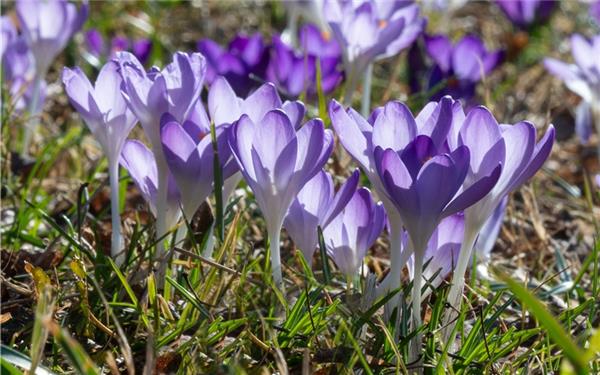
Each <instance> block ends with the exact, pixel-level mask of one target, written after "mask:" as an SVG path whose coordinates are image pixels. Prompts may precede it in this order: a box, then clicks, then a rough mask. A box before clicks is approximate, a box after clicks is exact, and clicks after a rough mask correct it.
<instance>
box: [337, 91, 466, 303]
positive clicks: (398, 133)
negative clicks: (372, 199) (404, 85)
mask: <svg viewBox="0 0 600 375" xmlns="http://www.w3.org/2000/svg"><path fill="white" fill-rule="evenodd" d="M329 117H330V118H331V123H332V125H333V128H334V129H335V132H336V133H337V134H338V137H339V139H340V142H341V143H342V145H343V146H344V148H345V149H346V151H348V153H349V154H350V155H351V156H352V157H353V158H354V160H355V161H356V162H357V163H358V164H359V165H360V167H361V168H362V169H363V171H364V172H365V174H366V175H367V177H368V178H369V180H370V181H371V184H372V185H373V187H374V189H375V191H376V192H377V194H378V196H379V198H380V199H381V200H382V202H383V204H384V206H385V208H386V212H387V215H388V221H389V226H388V227H389V231H390V236H389V237H390V252H391V254H390V255H391V267H390V273H389V274H388V276H387V277H386V279H385V280H384V282H383V283H382V285H381V286H380V287H379V288H378V292H379V293H382V294H385V293H387V292H389V291H390V290H393V289H397V288H398V287H399V286H400V282H401V272H402V268H403V267H404V265H405V264H406V262H407V261H408V259H409V257H410V255H411V252H410V251H408V250H403V247H402V233H403V223H402V218H401V217H400V215H399V214H398V212H397V210H396V209H395V206H394V203H393V202H392V201H391V200H390V199H389V198H388V197H387V193H386V189H385V187H384V184H383V181H382V179H381V178H380V176H379V174H378V172H377V167H376V158H375V148H377V147H380V148H382V149H387V148H391V149H393V150H395V151H397V152H402V151H403V150H404V149H405V148H406V147H407V146H408V144H409V143H410V142H411V141H413V140H414V139H415V138H416V137H417V136H418V135H426V136H429V137H431V139H432V140H433V141H434V145H435V147H436V148H437V149H439V150H444V147H446V146H445V142H446V137H447V135H448V132H449V131H450V129H451V128H452V122H454V121H461V119H464V114H463V113H462V109H461V107H460V103H458V102H456V101H454V100H452V98H449V97H444V98H442V99H441V100H440V101H439V103H437V102H431V103H429V104H428V105H427V106H425V108H424V109H423V110H422V111H421V112H420V113H419V114H418V115H417V117H416V118H415V117H414V116H413V115H412V113H411V112H410V110H409V109H408V107H406V106H405V105H404V104H402V103H400V102H396V101H393V102H389V103H387V104H386V105H385V106H384V107H381V108H377V109H375V111H373V113H372V114H371V116H370V117H369V118H368V120H365V119H364V118H363V117H362V116H361V115H360V114H358V113H357V112H356V111H355V110H354V109H352V108H348V110H344V108H343V107H342V106H341V105H340V104H339V103H338V102H336V101H335V100H332V101H331V103H330V105H329Z"/></svg>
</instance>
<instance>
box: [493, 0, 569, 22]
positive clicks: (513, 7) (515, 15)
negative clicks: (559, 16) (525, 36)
mask: <svg viewBox="0 0 600 375" xmlns="http://www.w3.org/2000/svg"><path fill="white" fill-rule="evenodd" d="M496 4H498V6H499V7H500V9H502V11H503V12H504V14H506V17H508V19H509V20H510V21H511V22H512V23H513V24H515V25H516V26H518V27H520V28H527V27H530V26H531V25H533V24H534V23H537V22H543V21H545V20H547V19H548V18H549V17H550V14H552V11H553V10H554V8H555V7H556V4H558V2H557V1H555V0H496Z"/></svg>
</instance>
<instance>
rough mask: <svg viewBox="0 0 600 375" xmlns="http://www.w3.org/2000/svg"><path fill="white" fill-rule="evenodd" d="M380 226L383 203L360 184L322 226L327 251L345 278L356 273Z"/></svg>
mask: <svg viewBox="0 0 600 375" xmlns="http://www.w3.org/2000/svg"><path fill="white" fill-rule="evenodd" d="M384 226H385V210H384V208H383V205H382V204H381V203H375V201H373V197H371V192H370V191H369V190H368V189H366V188H360V189H358V190H357V191H356V192H355V193H354V195H353V196H352V198H351V199H350V201H349V202H348V204H347V205H346V207H345V208H344V209H343V210H342V211H341V212H340V213H339V214H338V215H337V216H336V217H335V218H333V219H332V220H331V222H330V223H329V225H328V226H327V227H326V228H325V229H324V230H323V239H324V241H325V246H326V247H327V254H329V256H331V258H332V259H333V261H334V262H335V264H336V265H337V267H338V268H339V270H340V271H341V272H342V273H343V274H344V275H346V277H347V278H352V277H353V276H355V275H356V274H357V272H358V268H359V267H360V265H361V263H362V261H363V259H364V257H365V255H366V254H367V251H368V250H369V248H370V247H371V246H372V245H373V243H375V240H377V237H379V235H380V234H381V231H383V227H384Z"/></svg>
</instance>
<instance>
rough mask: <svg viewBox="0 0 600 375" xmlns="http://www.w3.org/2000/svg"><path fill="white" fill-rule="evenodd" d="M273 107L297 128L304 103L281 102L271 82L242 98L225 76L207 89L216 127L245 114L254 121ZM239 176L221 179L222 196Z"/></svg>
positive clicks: (237, 182) (226, 125) (231, 121)
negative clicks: (281, 111) (284, 114)
mask: <svg viewBox="0 0 600 375" xmlns="http://www.w3.org/2000/svg"><path fill="white" fill-rule="evenodd" d="M277 108H279V109H281V110H283V111H284V112H285V113H286V114H287V116H288V118H289V119H290V121H291V122H292V125H293V126H294V129H298V128H299V127H300V125H301V124H302V119H303V118H304V115H305V112H306V109H305V107H304V104H303V103H302V102H300V101H285V102H283V101H282V100H281V98H280V97H279V94H278V93H277V89H276V88H275V86H274V85H273V84H272V83H265V84H263V85H262V86H260V87H259V88H258V89H256V90H255V91H254V92H252V93H251V94H250V95H248V97H247V98H245V99H243V98H240V97H238V96H237V95H236V93H235V91H234V89H233V88H232V87H231V85H230V84H229V81H228V80H227V79H225V78H224V77H217V78H215V80H214V81H213V83H212V85H211V86H210V89H209V91H208V115H209V117H210V121H212V122H213V123H214V124H215V127H216V128H220V127H228V126H230V125H231V124H233V123H234V122H236V121H237V120H239V119H240V117H242V115H247V116H248V117H249V118H250V120H252V122H254V123H255V124H258V123H260V121H261V120H262V118H263V117H264V116H265V115H266V114H267V112H269V111H270V110H272V109H277ZM227 149H228V148H227ZM220 152H221V150H220ZM222 152H224V153H226V152H227V150H222ZM227 156H228V155H227V154H224V155H220V158H221V159H220V160H221V161H222V162H226V160H225V158H226V157H227ZM236 165H237V163H236ZM241 179H242V175H241V173H235V174H233V175H231V176H230V177H228V178H226V179H225V180H224V181H223V198H224V199H225V200H226V199H227V197H229V196H230V195H231V192H232V191H233V190H234V189H235V187H236V186H237V185H238V184H239V182H240V180H241Z"/></svg>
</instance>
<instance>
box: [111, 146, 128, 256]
mask: <svg viewBox="0 0 600 375" xmlns="http://www.w3.org/2000/svg"><path fill="white" fill-rule="evenodd" d="M112 159H115V160H112ZM108 164H109V165H108V178H109V181H110V215H111V219H112V242H111V247H110V255H111V257H112V258H113V259H114V260H115V262H116V263H117V265H121V264H122V262H123V261H124V260H125V257H124V254H122V253H121V250H122V248H123V247H122V245H123V243H122V241H123V240H122V238H121V214H120V212H119V162H118V160H116V158H110V159H108Z"/></svg>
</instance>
